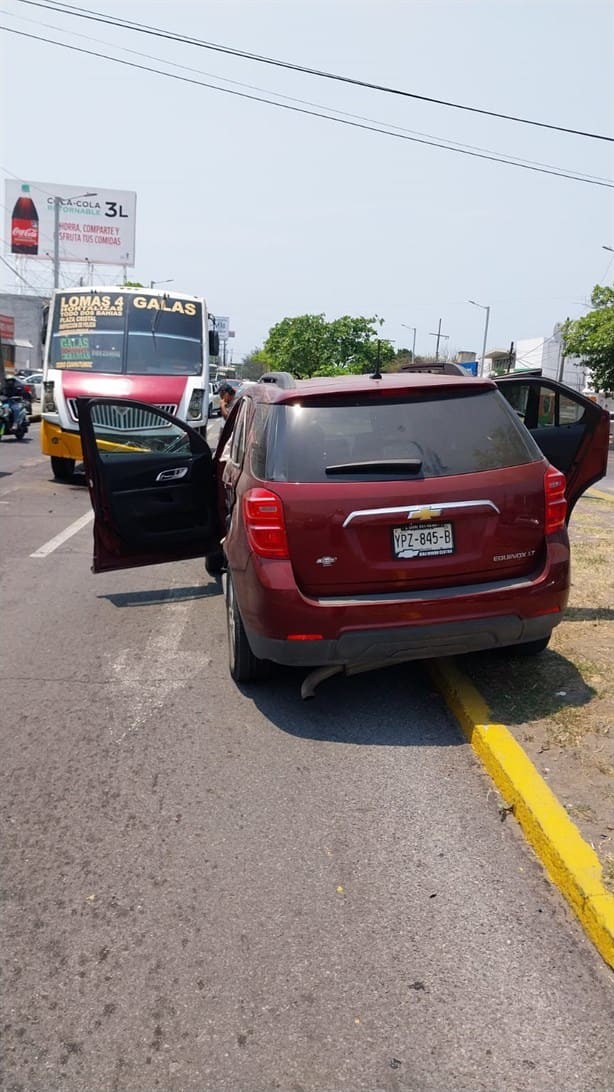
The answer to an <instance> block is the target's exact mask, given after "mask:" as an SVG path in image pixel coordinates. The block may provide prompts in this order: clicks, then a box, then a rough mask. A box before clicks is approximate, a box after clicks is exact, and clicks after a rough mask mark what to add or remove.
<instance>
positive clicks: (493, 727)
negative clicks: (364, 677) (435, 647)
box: [430, 659, 614, 967]
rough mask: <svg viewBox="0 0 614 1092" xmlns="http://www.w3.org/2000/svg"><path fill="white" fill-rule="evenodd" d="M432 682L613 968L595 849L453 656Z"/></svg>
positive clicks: (435, 668)
mask: <svg viewBox="0 0 614 1092" xmlns="http://www.w3.org/2000/svg"><path fill="white" fill-rule="evenodd" d="M430 670H431V675H432V678H433V681H434V683H435V685H436V687H437V689H438V690H439V691H440V693H441V694H442V695H443V697H444V700H445V702H446V704H447V706H448V708H449V709H450V711H451V712H452V713H453V715H454V716H455V718H456V719H457V721H458V722H459V724H460V726H461V728H462V730H463V733H464V735H465V736H466V738H467V740H468V742H469V743H470V744H471V746H472V747H473V749H474V751H475V752H476V754H477V755H478V756H479V758H480V759H481V761H482V763H483V765H484V766H485V768H486V770H487V771H488V773H489V774H490V776H491V777H492V779H493V781H494V783H495V785H496V787H497V789H498V790H499V792H500V793H501V795H502V797H503V799H504V801H505V803H506V805H507V806H508V807H509V808H510V809H511V811H512V812H513V814H514V816H515V817H516V819H517V820H518V822H519V823H520V825H521V827H522V829H523V831H524V833H525V835H526V838H527V840H528V841H529V842H530V843H531V845H532V847H533V849H534V850H535V852H536V853H537V856H538V857H539V859H540V861H541V862H542V864H543V865H544V867H545V869H546V872H547V873H548V875H549V877H550V879H551V880H552V882H553V883H555V884H556V886H557V887H558V888H559V890H560V891H561V892H562V894H563V895H564V896H565V898H566V899H567V902H568V903H569V905H570V906H571V908H572V910H573V911H574V913H575V914H576V916H577V917H578V918H579V920H580V922H581V924H582V926H583V928H584V931H585V932H586V933H587V934H588V936H589V937H590V939H591V940H592V942H593V944H594V945H595V947H596V948H597V950H598V952H599V953H600V954H601V955H602V956H603V958H604V960H605V961H606V963H607V964H608V965H609V966H610V967H614V895H613V894H611V893H610V892H609V891H608V890H607V889H606V887H605V886H604V883H603V870H602V866H601V862H600V861H599V858H598V857H597V854H596V853H595V851H594V850H593V849H591V847H590V846H589V845H588V844H587V842H585V841H584V839H583V838H582V836H581V834H580V831H579V830H578V828H577V827H576V826H575V824H574V823H572V821H571V819H570V818H569V816H568V814H567V812H566V811H565V809H564V808H563V807H562V805H561V804H560V803H559V802H558V800H557V799H556V797H555V796H554V794H553V793H552V791H551V789H550V788H549V787H548V785H547V784H546V782H545V781H544V780H543V778H542V777H541V776H540V774H539V773H538V772H537V770H536V769H535V766H534V765H533V763H532V762H531V761H530V759H529V758H528V757H527V755H526V754H525V752H524V751H523V749H522V747H521V746H520V745H519V744H518V743H517V742H516V740H515V739H514V737H513V736H512V734H511V733H510V732H509V731H508V729H507V728H505V727H504V725H503V724H493V723H492V722H491V718H490V712H489V710H488V707H487V705H486V703H485V702H484V700H483V699H482V698H481V696H480V695H479V693H478V691H477V690H476V689H475V687H474V686H473V684H472V683H471V682H470V681H469V679H467V678H466V677H465V676H464V675H463V674H462V672H461V671H459V669H458V667H457V666H456V664H455V662H454V660H451V659H445V660H434V661H432V663H431V664H430Z"/></svg>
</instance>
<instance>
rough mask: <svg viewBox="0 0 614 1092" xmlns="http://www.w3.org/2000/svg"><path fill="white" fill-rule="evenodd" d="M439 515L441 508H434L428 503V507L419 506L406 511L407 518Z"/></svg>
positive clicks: (430, 517) (426, 517) (436, 517)
mask: <svg viewBox="0 0 614 1092" xmlns="http://www.w3.org/2000/svg"><path fill="white" fill-rule="evenodd" d="M440 515H441V508H434V507H433V506H432V505H429V507H428V508H419V509H417V510H414V511H413V512H408V513H407V518H408V519H419V520H424V519H439V517H440Z"/></svg>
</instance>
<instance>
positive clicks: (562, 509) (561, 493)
mask: <svg viewBox="0 0 614 1092" xmlns="http://www.w3.org/2000/svg"><path fill="white" fill-rule="evenodd" d="M566 484H567V483H566V481H565V475H564V474H561V471H560V470H555V468H554V467H553V466H549V467H548V469H547V471H546V473H545V475H544V491H545V494H546V526H545V532H546V534H547V535H551V534H552V532H553V531H560V530H561V528H562V527H564V526H565V517H566V515H567V501H566V499H565V486H566Z"/></svg>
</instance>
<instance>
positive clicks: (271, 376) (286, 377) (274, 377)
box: [258, 372, 296, 389]
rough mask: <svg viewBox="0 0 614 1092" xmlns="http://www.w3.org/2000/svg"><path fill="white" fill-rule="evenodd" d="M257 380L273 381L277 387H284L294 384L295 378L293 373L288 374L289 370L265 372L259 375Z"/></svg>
mask: <svg viewBox="0 0 614 1092" xmlns="http://www.w3.org/2000/svg"><path fill="white" fill-rule="evenodd" d="M258 382H259V383H275V384H276V385H277V386H278V387H284V388H285V389H288V388H289V387H295V386H296V380H295V378H294V376H293V375H290V372H265V373H264V375H261V376H260V379H259V380H258Z"/></svg>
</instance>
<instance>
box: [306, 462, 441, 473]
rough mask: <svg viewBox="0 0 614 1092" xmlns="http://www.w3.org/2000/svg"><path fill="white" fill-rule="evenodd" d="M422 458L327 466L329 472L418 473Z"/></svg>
mask: <svg viewBox="0 0 614 1092" xmlns="http://www.w3.org/2000/svg"><path fill="white" fill-rule="evenodd" d="M421 469H422V459H371V460H369V461H368V462H364V463H335V464H334V466H327V467H326V473H327V474H402V473H403V472H405V473H407V474H417V473H418V471H419V470H421Z"/></svg>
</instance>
